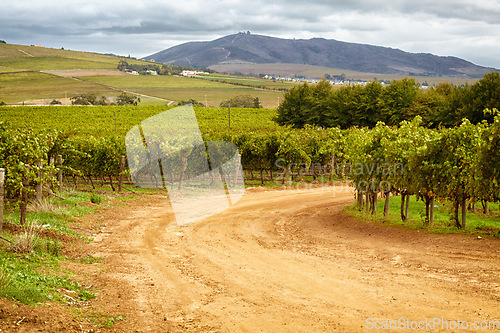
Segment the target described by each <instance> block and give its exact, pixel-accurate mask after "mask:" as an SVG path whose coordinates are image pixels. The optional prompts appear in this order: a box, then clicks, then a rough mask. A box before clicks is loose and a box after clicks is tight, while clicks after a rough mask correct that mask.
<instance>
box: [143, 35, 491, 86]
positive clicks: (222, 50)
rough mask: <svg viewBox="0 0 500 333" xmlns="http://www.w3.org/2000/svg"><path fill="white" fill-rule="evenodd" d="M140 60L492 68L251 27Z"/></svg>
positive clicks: (456, 72) (449, 70)
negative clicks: (251, 30)
mask: <svg viewBox="0 0 500 333" xmlns="http://www.w3.org/2000/svg"><path fill="white" fill-rule="evenodd" d="M143 59H145V60H151V59H154V60H155V61H157V62H163V63H171V64H175V65H181V66H195V67H210V66H219V69H220V68H221V67H220V66H221V65H222V66H223V65H225V64H227V65H234V64H235V63H240V64H273V63H274V64H300V65H312V66H320V67H327V68H335V69H343V70H351V71H358V72H365V73H380V74H393V75H411V76H448V77H459V78H479V77H482V76H483V75H484V74H485V73H488V72H490V71H492V70H496V69H493V68H487V67H481V66H478V65H475V64H473V63H471V62H469V61H466V60H463V59H460V58H457V57H443V56H437V55H433V54H429V53H409V52H405V51H402V50H399V49H393V48H388V47H380V46H373V45H366V44H356V43H347V42H342V41H337V40H334V39H324V38H312V39H307V40H305V39H282V38H275V37H269V36H262V35H254V34H250V33H238V34H233V35H228V36H225V37H222V38H219V39H216V40H213V41H206V42H188V43H184V44H180V45H177V46H174V47H171V48H169V49H166V50H163V51H160V52H158V53H155V54H152V55H150V56H147V57H144V58H143Z"/></svg>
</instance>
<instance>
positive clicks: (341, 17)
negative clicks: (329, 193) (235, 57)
mask: <svg viewBox="0 0 500 333" xmlns="http://www.w3.org/2000/svg"><path fill="white" fill-rule="evenodd" d="M240 31H251V32H252V33H254V34H262V35H269V36H274V37H283V38H312V37H323V38H327V39H337V40H341V41H347V42H356V43H364V44H373V45H379V46H387V47H393V48H399V49H402V50H404V51H409V52H425V53H427V52H428V53H434V54H437V55H451V56H458V57H461V58H464V59H466V60H469V61H472V62H474V63H476V64H479V65H483V66H488V67H496V68H500V1H498V0H453V1H452V0H420V1H415V0H409V1H407V0H383V1H382V0H352V1H346V0H300V1H299V0H276V1H269V0H251V1H248V0H212V1H201V0H177V1H173V0H163V1H160V0H149V1H144V2H141V1H137V0H120V1H109V0H72V1H61V0H57V1H56V0H42V1H40V0H22V1H11V2H9V4H8V5H4V6H2V9H1V11H0V39H3V40H5V41H6V42H8V43H14V44H16V43H17V44H27V45H31V44H37V45H38V44H39V45H44V46H47V47H54V48H61V47H64V48H66V49H72V50H83V51H94V52H102V53H108V52H109V53H115V54H119V55H131V56H134V57H143V56H146V55H149V54H152V53H155V52H158V51H161V50H163V49H165V48H168V47H171V46H174V45H177V44H181V43H183V42H187V41H193V40H199V41H201V40H212V39H215V38H218V37H222V36H225V35H228V34H233V33H237V32H240Z"/></svg>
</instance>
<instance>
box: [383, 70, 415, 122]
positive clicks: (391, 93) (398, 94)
mask: <svg viewBox="0 0 500 333" xmlns="http://www.w3.org/2000/svg"><path fill="white" fill-rule="evenodd" d="M418 89H419V84H418V83H416V82H415V79H409V78H404V79H403V80H398V81H393V82H392V83H391V84H390V85H389V86H388V87H387V88H386V89H385V90H384V93H383V94H382V96H381V105H382V119H381V120H382V121H384V122H385V123H386V124H388V125H397V124H399V123H400V122H401V121H403V120H411V119H412V117H411V115H410V114H409V112H408V111H409V109H410V107H411V106H412V105H413V103H414V101H415V98H416V97H417V92H418Z"/></svg>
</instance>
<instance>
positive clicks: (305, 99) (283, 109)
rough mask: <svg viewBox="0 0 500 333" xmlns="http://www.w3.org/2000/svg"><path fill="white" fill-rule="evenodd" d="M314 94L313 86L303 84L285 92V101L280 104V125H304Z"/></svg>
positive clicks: (278, 120)
mask: <svg viewBox="0 0 500 333" xmlns="http://www.w3.org/2000/svg"><path fill="white" fill-rule="evenodd" d="M311 94H312V91H311V87H310V86H309V85H308V84H307V83H304V84H301V85H298V86H295V87H293V88H291V89H290V91H289V92H287V93H286V94H285V97H284V99H283V102H281V104H280V105H279V106H278V110H277V111H278V115H277V117H276V122H277V123H278V124H280V125H291V126H293V127H296V128H301V127H304V125H305V124H306V119H307V113H308V111H309V110H310V107H311V105H310V103H311V99H310V98H309V97H310V95H311Z"/></svg>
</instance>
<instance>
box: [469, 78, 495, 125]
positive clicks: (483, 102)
mask: <svg viewBox="0 0 500 333" xmlns="http://www.w3.org/2000/svg"><path fill="white" fill-rule="evenodd" d="M499 106H500V73H498V72H491V73H488V74H486V75H485V76H484V77H483V78H482V79H481V80H479V81H477V82H476V83H474V84H473V85H472V86H471V88H470V91H469V94H468V96H467V99H466V105H465V106H464V116H465V117H467V119H469V120H470V121H471V123H473V124H477V123H479V122H481V121H482V120H483V119H485V120H487V121H488V122H490V123H491V122H492V121H493V115H491V114H484V110H485V109H493V108H498V107H499Z"/></svg>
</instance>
